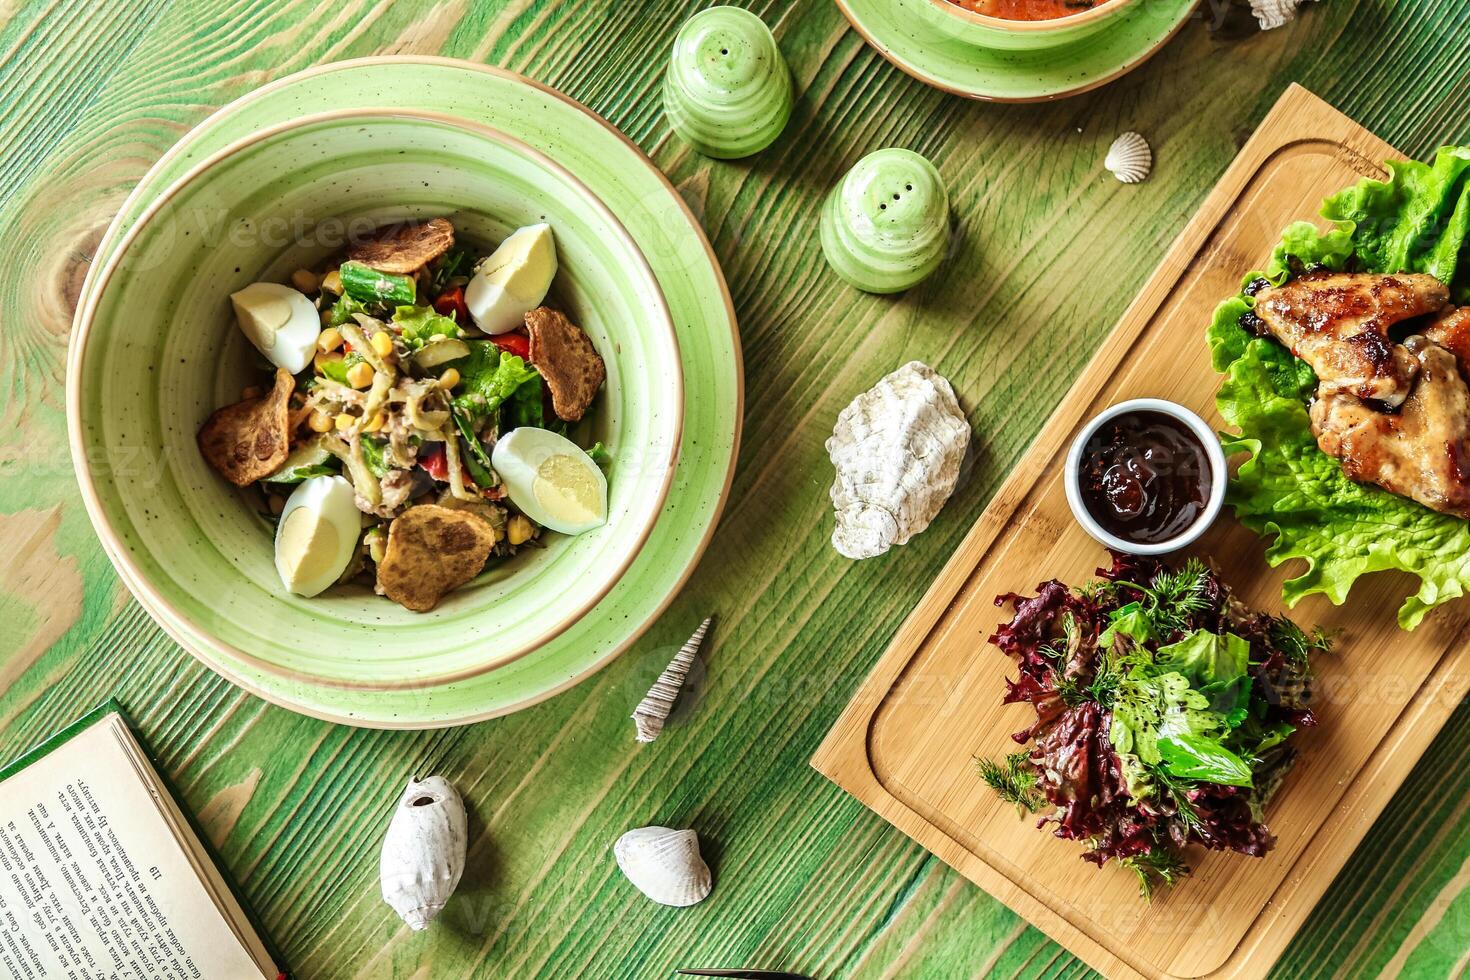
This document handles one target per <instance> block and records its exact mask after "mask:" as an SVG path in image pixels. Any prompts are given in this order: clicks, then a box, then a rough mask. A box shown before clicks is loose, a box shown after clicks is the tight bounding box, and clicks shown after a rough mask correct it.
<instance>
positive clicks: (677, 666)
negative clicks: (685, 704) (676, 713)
mask: <svg viewBox="0 0 1470 980" xmlns="http://www.w3.org/2000/svg"><path fill="white" fill-rule="evenodd" d="M713 621H714V617H713V616H709V617H706V618H705V621H704V622H702V623H700V624H699V629H697V630H695V631H694V635H693V636H691V637H690V638H689V640H688V641H687V642H686V643H685V644H684V645H683V646H682V647H680V648H679V652H678V653H676V654H674V659H673V660H671V661H669V665H668V666H667V667H665V668H664V671H663V673H662V674H659V675H658V680H656V681H654V682H653V687H651V688H649V690H648V694H647V695H646V696H645V697H644V698H643V700H642V701H640V702H638V707H636V708H634V709H633V724H634V725H636V726H637V727H638V735H637V738H638V741H640V742H652V741H653V740H654V739H656V738H658V736H659V733H660V732H662V731H663V730H664V722H665V721H666V720H668V717H669V712H671V711H673V710H674V703H675V702H676V701H678V700H679V694H680V693H681V692H682V691H683V690H684V678H686V677H688V676H689V668H690V667H692V666H694V657H695V655H696V654H698V653H699V647H700V645H701V644H703V643H704V636H705V634H706V633H708V632H709V625H710V623H711V622H713Z"/></svg>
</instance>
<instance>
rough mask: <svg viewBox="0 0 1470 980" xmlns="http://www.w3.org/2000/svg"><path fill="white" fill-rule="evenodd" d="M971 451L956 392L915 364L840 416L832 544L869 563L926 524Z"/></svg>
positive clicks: (832, 447) (834, 443)
mask: <svg viewBox="0 0 1470 980" xmlns="http://www.w3.org/2000/svg"><path fill="white" fill-rule="evenodd" d="M969 446H970V423H969V422H967V421H966V420H965V414H964V413H963V412H961V411H960V405H959V402H958V401H956V400H955V396H954V389H953V388H951V387H950V384H949V382H948V381H946V380H944V378H942V377H940V376H939V375H938V374H936V373H934V369H933V368H931V367H929V366H928V365H927V364H923V363H921V362H919V361H910V362H909V363H907V364H905V365H904V366H903V367H901V368H899V369H898V370H897V371H894V372H893V373H892V374H890V375H887V376H886V377H884V378H882V379H881V380H880V381H879V382H878V383H877V384H875V385H874V386H873V387H872V388H870V389H869V390H867V391H865V392H863V393H862V394H861V395H858V396H857V397H856V398H854V399H853V400H852V404H850V405H848V406H847V407H846V408H844V409H843V410H842V414H841V415H839V416H837V425H836V426H835V427H834V428H833V430H832V438H830V439H828V440H827V453H828V455H830V456H831V457H832V466H833V468H835V469H836V471H837V479H836V480H835V481H833V483H832V505H833V506H834V507H835V508H836V509H837V527H836V529H835V530H833V532H832V546H833V547H834V548H836V549H837V551H838V553H839V554H842V555H845V556H847V557H848V558H872V557H873V556H875V555H881V554H883V553H884V552H885V551H887V550H888V549H889V548H890V547H891V546H893V545H895V544H904V543H906V542H907V541H908V540H909V539H910V538H912V537H913V536H914V535H916V534H918V533H919V532H920V531H922V530H924V528H926V527H928V526H929V522H930V521H932V520H934V515H936V514H938V513H939V509H940V508H941V507H943V506H944V502H945V501H946V500H948V499H949V495H950V494H951V493H953V492H954V487H955V482H956V481H957V480H958V479H959V475H960V464H961V462H963V461H964V458H965V452H966V450H968V449H969Z"/></svg>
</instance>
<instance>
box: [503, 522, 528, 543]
mask: <svg viewBox="0 0 1470 980" xmlns="http://www.w3.org/2000/svg"><path fill="white" fill-rule="evenodd" d="M531 531H532V527H531V521H530V519H529V518H527V517H526V516H525V515H523V514H517V515H516V516H514V517H512V518H511V519H510V522H509V523H508V524H507V525H506V527H505V537H506V540H507V541H509V542H510V543H511V544H512V545H519V544H525V543H526V542H527V541H528V540H530V538H531Z"/></svg>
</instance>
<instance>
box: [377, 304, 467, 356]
mask: <svg viewBox="0 0 1470 980" xmlns="http://www.w3.org/2000/svg"><path fill="white" fill-rule="evenodd" d="M393 322H394V323H395V324H397V325H398V329H399V331H400V332H401V333H402V335H403V342H404V343H405V344H407V345H408V349H409V350H421V349H422V348H423V347H424V345H425V344H427V343H429V342H430V341H431V340H438V339H439V338H441V337H459V336H461V335H462V334H463V331H462V330H460V329H459V324H457V323H455V322H454V318H453V317H448V316H444V315H443V314H441V313H436V312H435V311H434V308H433V307H432V306H399V307H396V308H395V309H394V310H393Z"/></svg>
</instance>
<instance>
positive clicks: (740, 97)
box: [664, 7, 791, 160]
mask: <svg viewBox="0 0 1470 980" xmlns="http://www.w3.org/2000/svg"><path fill="white" fill-rule="evenodd" d="M664 111H665V112H666V113H668V116H669V121H670V122H671V123H673V126H674V132H676V133H678V134H679V135H680V136H681V137H682V138H683V139H684V140H685V141H686V142H688V143H689V144H690V145H691V146H693V147H694V148H695V149H696V150H698V151H699V152H700V153H703V154H705V155H706V156H711V157H719V158H721V159H724V160H733V159H736V158H738V157H747V156H750V155H751V154H752V153H757V152H759V151H761V150H763V149H765V148H766V147H767V146H769V145H770V144H771V142H772V141H773V140H775V138H776V137H777V136H780V135H781V130H783V129H785V128H786V120H788V119H790V118H791V70H790V69H789V68H787V67H786V60H785V59H784V58H782V57H781V49H780V48H778V47H776V39H775V38H774V37H772V36H771V29H770V28H769V27H767V26H766V24H765V21H763V20H761V19H760V18H759V17H757V16H756V15H755V14H753V13H751V12H750V11H748V10H743V9H741V8H739V7H710V8H709V9H708V10H703V11H700V12H699V13H697V14H695V15H694V16H693V17H691V18H689V20H687V21H686V22H685V23H684V26H683V27H681V28H679V33H678V35H677V36H676V37H675V38H674V50H673V53H672V54H671V55H670V57H669V68H668V71H667V72H666V73H665V74H664Z"/></svg>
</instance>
